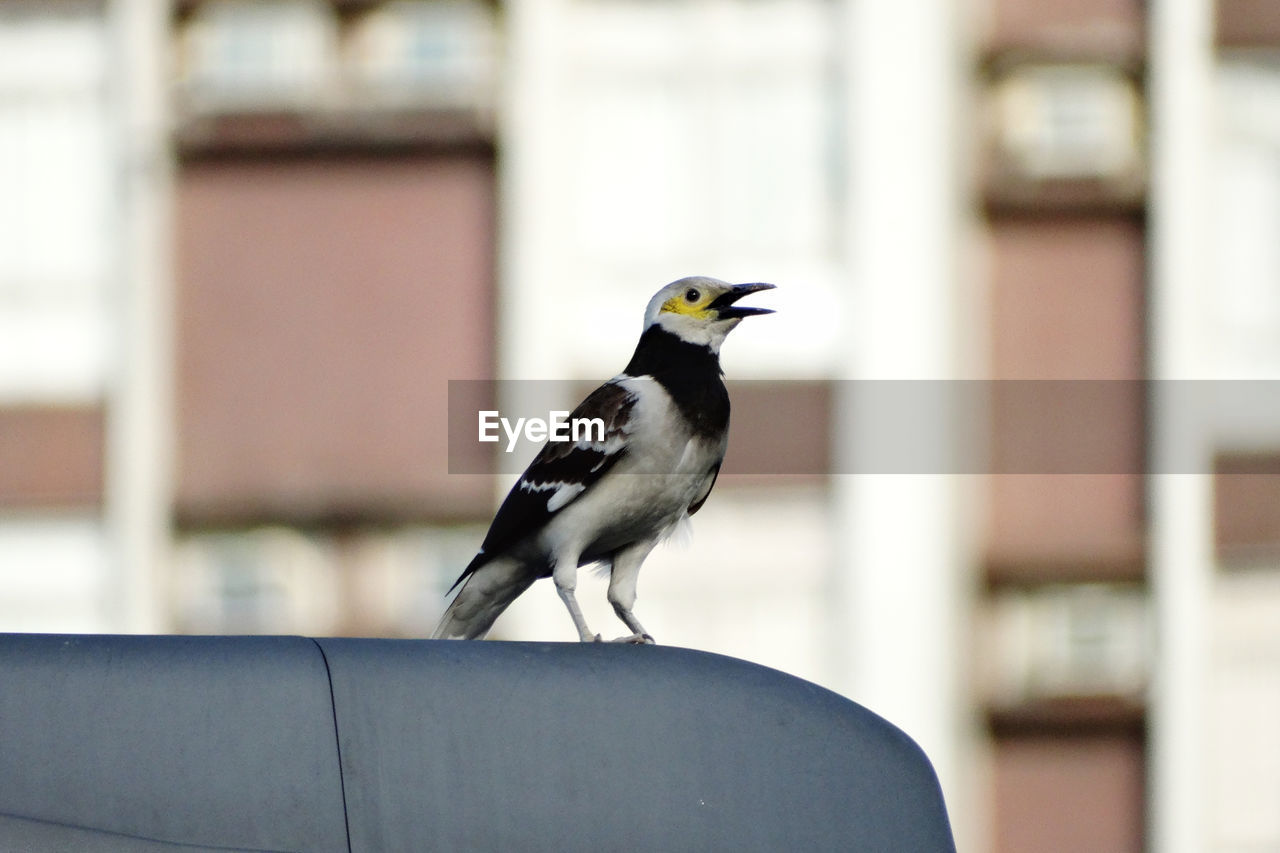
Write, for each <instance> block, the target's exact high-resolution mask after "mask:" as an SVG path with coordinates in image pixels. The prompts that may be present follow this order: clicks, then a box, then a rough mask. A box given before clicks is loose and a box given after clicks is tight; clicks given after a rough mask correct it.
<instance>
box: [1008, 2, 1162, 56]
mask: <svg viewBox="0 0 1280 853" xmlns="http://www.w3.org/2000/svg"><path fill="white" fill-rule="evenodd" d="M992 5H993V8H992V19H991V38H990V45H989V46H990V47H991V48H992V49H993V50H997V51H1001V50H1011V49H1019V48H1021V49H1027V50H1031V49H1034V50H1038V51H1050V52H1056V53H1067V54H1072V53H1075V54H1080V53H1083V54H1086V55H1091V54H1099V53H1101V54H1103V55H1108V56H1110V55H1120V56H1132V55H1137V54H1139V53H1140V52H1141V51H1142V47H1143V32H1144V28H1143V9H1144V6H1145V4H1144V3H1143V0H1073V2H1070V3H1063V2H1061V0H993V4H992Z"/></svg>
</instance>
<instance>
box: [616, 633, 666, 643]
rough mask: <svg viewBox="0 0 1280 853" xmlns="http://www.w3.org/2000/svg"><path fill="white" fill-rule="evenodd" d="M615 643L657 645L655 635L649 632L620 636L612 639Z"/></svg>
mask: <svg viewBox="0 0 1280 853" xmlns="http://www.w3.org/2000/svg"><path fill="white" fill-rule="evenodd" d="M611 642H614V643H631V644H632V645H634V646H652V645H655V643H654V641H653V637H650V636H649V635H648V634H628V635H627V636H625V637H618V638H617V639H616V640H612V641H611Z"/></svg>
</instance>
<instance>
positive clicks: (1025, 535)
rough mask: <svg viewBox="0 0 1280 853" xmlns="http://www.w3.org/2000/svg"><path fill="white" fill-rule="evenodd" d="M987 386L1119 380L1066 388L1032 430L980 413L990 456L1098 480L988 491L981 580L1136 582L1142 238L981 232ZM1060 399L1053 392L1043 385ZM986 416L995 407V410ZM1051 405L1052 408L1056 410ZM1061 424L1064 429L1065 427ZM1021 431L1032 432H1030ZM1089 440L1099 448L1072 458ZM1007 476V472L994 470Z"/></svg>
mask: <svg viewBox="0 0 1280 853" xmlns="http://www.w3.org/2000/svg"><path fill="white" fill-rule="evenodd" d="M990 245H991V263H992V271H993V282H992V296H991V298H992V361H993V364H992V374H993V377H994V378H996V379H1028V380H1119V381H1111V382H1107V383H1099V384H1098V385H1096V386H1095V387H1091V388H1086V387H1084V386H1083V385H1082V386H1079V387H1076V388H1075V389H1074V391H1073V390H1072V389H1071V387H1070V385H1069V384H1068V386H1067V390H1066V392H1065V393H1066V395H1067V397H1066V399H1067V402H1070V399H1071V398H1075V399H1077V400H1081V401H1086V402H1087V401H1090V400H1095V401H1100V402H1095V403H1091V404H1089V405H1090V406H1092V408H1091V409H1090V410H1089V411H1074V410H1073V411H1069V412H1067V413H1066V415H1064V413H1063V412H1062V411H1058V410H1055V409H1054V408H1053V407H1052V406H1046V407H1045V408H1044V409H1043V411H1042V412H1041V414H1042V415H1043V417H1041V418H1040V421H1039V422H1035V419H1036V417H1037V412H1036V410H1034V409H1033V410H1027V409H1026V408H1025V407H1024V408H1022V409H1019V410H1017V411H1015V410H1012V409H1011V410H1009V411H1005V410H1002V409H1001V407H1000V406H999V405H997V406H996V407H995V408H994V409H993V411H992V437H991V440H992V453H993V458H995V459H996V460H997V462H999V461H1000V460H1001V459H1002V457H1003V456H1008V455H1012V456H1015V457H1016V456H1019V455H1021V456H1026V457H1027V458H1041V459H1048V460H1053V459H1056V458H1064V459H1070V458H1073V457H1077V456H1080V455H1083V456H1084V457H1085V458H1086V459H1089V460H1094V461H1096V462H1097V464H1098V465H1099V466H1100V467H1098V468H1095V469H1092V470H1078V471H1065V472H1064V473H1024V474H1007V475H999V476H993V477H991V478H990V485H991V489H990V496H991V497H990V499H991V514H990V528H989V535H988V541H987V552H988V559H987V564H988V569H989V576H990V577H991V578H992V579H993V580H999V581H1011V582H1020V581H1025V582H1039V581H1044V580H1054V579H1059V580H1067V579H1080V580H1085V579H1095V578H1102V579H1138V578H1140V577H1141V576H1142V562H1143V561H1142V539H1143V534H1142V521H1143V484H1142V477H1141V473H1140V472H1141V471H1142V470H1143V454H1144V437H1143V436H1144V422H1143V410H1144V403H1145V401H1144V397H1143V395H1144V390H1143V385H1142V383H1141V382H1140V381H1138V380H1139V379H1140V378H1141V377H1142V373H1143V339H1144V321H1143V281H1144V261H1143V231H1142V226H1141V223H1140V222H1138V221H1137V220H1136V219H1131V218H1128V217H1103V218H1090V217H1079V218H1074V217H1036V218H1027V219H1003V218H1002V219H997V220H994V221H993V222H992V223H991V244H990ZM1044 387H1045V388H1046V389H1050V390H1052V392H1053V393H1054V394H1055V395H1057V397H1062V396H1063V394H1064V391H1063V389H1062V387H1060V386H1058V385H1056V384H1055V383H1046V384H1045V386H1044ZM997 402H998V401H997ZM1055 402H1058V403H1061V402H1062V400H1061V399H1057V398H1055ZM1067 415H1069V416H1067ZM1029 419H1030V420H1029ZM1081 419H1084V421H1086V422H1089V423H1090V425H1091V426H1093V425H1094V422H1096V421H1098V420H1105V421H1106V422H1107V423H1108V424H1112V425H1113V427H1112V428H1110V429H1107V430H1090V431H1087V432H1089V434H1092V435H1095V436H1102V437H1104V438H1105V439H1106V441H1105V446H1101V447H1097V448H1093V449H1088V448H1083V447H1081V442H1082V441H1083V440H1084V438H1083V437H1084V436H1085V435H1086V431H1084V430H1082V429H1081V428H1080V421H1081ZM1006 470H1008V469H1006Z"/></svg>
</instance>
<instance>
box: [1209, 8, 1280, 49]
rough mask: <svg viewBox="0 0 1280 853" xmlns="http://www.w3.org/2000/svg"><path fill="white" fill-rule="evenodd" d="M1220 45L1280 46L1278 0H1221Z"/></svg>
mask: <svg viewBox="0 0 1280 853" xmlns="http://www.w3.org/2000/svg"><path fill="white" fill-rule="evenodd" d="M1214 8H1215V11H1216V12H1217V36H1218V44H1219V45H1221V46H1223V47H1269V48H1277V47H1280V3H1276V0H1217V2H1216V3H1215V4H1214Z"/></svg>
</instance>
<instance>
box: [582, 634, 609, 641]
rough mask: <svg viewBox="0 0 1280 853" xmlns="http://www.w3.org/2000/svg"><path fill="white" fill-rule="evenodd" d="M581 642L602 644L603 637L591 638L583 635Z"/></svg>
mask: <svg viewBox="0 0 1280 853" xmlns="http://www.w3.org/2000/svg"><path fill="white" fill-rule="evenodd" d="M582 642H584V643H603V642H604V638H603V637H601V636H600V635H599V634H596V635H595V636H592V635H590V634H584V635H583V636H582Z"/></svg>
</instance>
